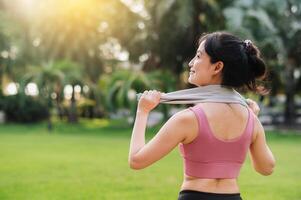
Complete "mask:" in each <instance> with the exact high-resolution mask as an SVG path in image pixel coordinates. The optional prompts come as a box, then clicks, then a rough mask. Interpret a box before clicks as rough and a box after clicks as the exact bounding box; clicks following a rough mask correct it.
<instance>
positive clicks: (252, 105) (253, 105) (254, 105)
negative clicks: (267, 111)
mask: <svg viewBox="0 0 301 200" xmlns="http://www.w3.org/2000/svg"><path fill="white" fill-rule="evenodd" d="M247 104H248V106H249V108H251V110H252V111H253V113H254V114H255V115H257V116H258V114H259V112H260V108H259V106H258V104H257V103H256V101H254V100H252V99H247Z"/></svg>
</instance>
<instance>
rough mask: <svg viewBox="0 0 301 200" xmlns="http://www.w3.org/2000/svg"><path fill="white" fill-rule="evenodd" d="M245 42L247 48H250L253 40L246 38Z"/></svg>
mask: <svg viewBox="0 0 301 200" xmlns="http://www.w3.org/2000/svg"><path fill="white" fill-rule="evenodd" d="M244 43H245V47H246V48H249V47H250V46H251V45H252V41H251V40H245V41H244Z"/></svg>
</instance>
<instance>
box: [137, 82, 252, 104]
mask: <svg viewBox="0 0 301 200" xmlns="http://www.w3.org/2000/svg"><path fill="white" fill-rule="evenodd" d="M141 96H142V93H138V94H137V100H138V101H139V99H140V97H141ZM203 102H216V103H238V104H241V105H243V106H248V104H247V101H246V99H245V98H244V97H243V96H242V95H241V94H239V93H238V92H237V91H236V90H235V89H233V88H231V87H228V86H222V85H207V86H199V87H195V88H189V89H184V90H178V91H174V92H169V93H163V94H162V96H161V99H160V103H164V104H197V103H203Z"/></svg>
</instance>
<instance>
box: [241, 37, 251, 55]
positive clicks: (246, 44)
mask: <svg viewBox="0 0 301 200" xmlns="http://www.w3.org/2000/svg"><path fill="white" fill-rule="evenodd" d="M243 44H244V48H245V50H246V53H248V54H249V53H251V51H252V44H253V43H252V41H251V40H245V41H244V43H243Z"/></svg>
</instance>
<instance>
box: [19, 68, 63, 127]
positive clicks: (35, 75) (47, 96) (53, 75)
mask: <svg viewBox="0 0 301 200" xmlns="http://www.w3.org/2000/svg"><path fill="white" fill-rule="evenodd" d="M63 79H64V74H63V73H62V71H60V70H59V69H57V68H56V67H55V65H54V64H53V63H46V64H43V65H41V66H31V67H29V72H28V73H27V74H25V75H24V77H23V79H22V81H21V82H23V83H24V84H22V85H24V86H25V85H26V84H27V83H29V82H31V81H32V82H35V83H36V84H37V85H38V89H39V96H40V98H42V99H44V101H45V102H46V105H47V110H48V120H47V121H48V130H49V131H51V130H52V121H51V108H52V97H51V95H52V94H53V93H55V92H57V91H56V89H57V88H58V87H59V86H60V85H61V84H62V81H63Z"/></svg>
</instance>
